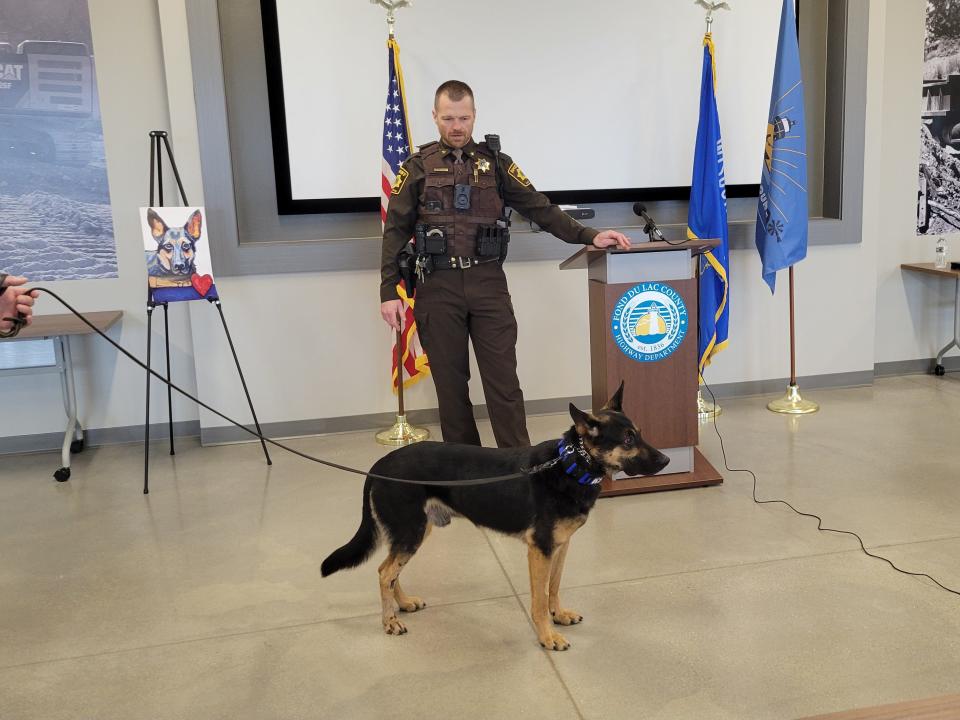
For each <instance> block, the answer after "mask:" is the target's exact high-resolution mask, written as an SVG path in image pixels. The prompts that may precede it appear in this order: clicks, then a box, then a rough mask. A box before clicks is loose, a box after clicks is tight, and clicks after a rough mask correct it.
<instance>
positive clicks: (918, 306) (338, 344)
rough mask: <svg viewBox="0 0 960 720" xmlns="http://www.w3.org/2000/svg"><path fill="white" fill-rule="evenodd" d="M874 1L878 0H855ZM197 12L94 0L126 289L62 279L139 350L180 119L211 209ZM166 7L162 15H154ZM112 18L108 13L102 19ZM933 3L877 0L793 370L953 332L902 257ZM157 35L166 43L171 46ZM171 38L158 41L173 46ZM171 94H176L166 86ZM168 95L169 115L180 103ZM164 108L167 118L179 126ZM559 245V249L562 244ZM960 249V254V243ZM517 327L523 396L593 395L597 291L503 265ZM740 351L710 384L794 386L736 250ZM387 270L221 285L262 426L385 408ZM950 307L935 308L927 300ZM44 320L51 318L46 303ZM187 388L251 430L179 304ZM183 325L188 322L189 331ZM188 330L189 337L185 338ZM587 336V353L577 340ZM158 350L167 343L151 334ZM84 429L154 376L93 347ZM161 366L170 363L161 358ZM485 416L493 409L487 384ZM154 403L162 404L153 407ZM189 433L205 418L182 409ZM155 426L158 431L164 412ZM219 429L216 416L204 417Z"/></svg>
mask: <svg viewBox="0 0 960 720" xmlns="http://www.w3.org/2000/svg"><path fill="white" fill-rule="evenodd" d="M852 1H853V2H866V1H867V0H852ZM184 2H185V0H132V1H131V2H128V3H123V4H116V3H111V2H108V0H91V14H92V20H93V31H94V43H95V47H96V52H97V56H98V68H99V76H100V77H99V80H100V84H101V102H102V104H103V116H104V135H105V142H106V146H107V160H108V173H109V177H110V185H111V196H112V200H113V203H114V221H115V223H116V227H117V233H118V250H119V262H120V279H119V280H117V281H101V282H97V283H89V282H88V283H62V284H60V285H59V286H58V287H59V289H62V290H63V291H64V293H65V295H67V297H68V298H69V299H71V300H74V301H76V303H77V304H78V305H79V307H80V308H81V309H84V310H95V309H105V308H108V307H114V306H117V307H122V308H123V309H124V310H125V311H126V313H127V316H126V318H125V319H124V322H123V331H122V333H119V334H118V333H115V335H119V336H120V337H121V339H122V341H123V342H124V343H127V344H129V345H130V346H131V347H132V348H134V349H137V350H138V352H142V350H141V349H142V348H143V347H144V344H145V339H144V318H143V315H144V313H143V305H142V301H143V293H142V288H143V280H144V271H143V268H142V254H141V253H140V252H139V234H138V233H139V230H138V227H137V219H136V208H137V207H138V206H139V205H140V204H142V203H143V202H144V198H145V196H146V192H147V185H146V181H147V171H146V161H147V159H148V155H147V149H148V147H147V141H146V133H147V131H148V130H149V129H151V128H154V127H163V126H164V125H165V124H166V123H167V122H169V127H170V128H171V130H172V135H173V137H174V140H175V148H177V151H178V164H179V166H180V168H181V174H182V175H183V178H184V182H185V183H186V185H187V188H188V192H189V194H190V196H191V200H192V201H194V202H196V200H194V199H193V198H194V197H197V198H199V188H200V176H199V175H200V173H199V167H198V165H197V163H196V159H195V158H196V147H197V139H196V120H195V113H194V109H193V106H192V86H191V83H190V60H189V47H188V43H187V40H186V36H185V28H186V22H185V19H184V12H183V8H184ZM156 3H159V11H158V6H157V4H156ZM108 5H109V8H108ZM923 5H924V0H896V2H893V1H889V2H884V1H883V0H872V1H871V2H870V45H869V59H868V91H867V104H868V108H867V123H866V138H865V141H866V153H865V154H866V162H865V167H864V207H863V210H862V212H863V228H864V238H865V239H864V242H863V243H861V244H859V245H855V246H828V247H811V248H810V251H809V256H808V258H807V260H806V261H805V262H804V263H802V264H801V265H799V266H798V268H797V341H798V373H799V374H800V375H801V376H804V375H819V374H830V373H846V372H854V371H864V370H871V369H872V368H873V366H874V363H875V362H887V361H892V360H906V359H914V358H922V357H930V356H932V355H933V354H934V353H935V352H936V350H937V349H938V348H939V347H940V345H942V344H943V339H944V337H945V335H946V333H947V332H948V330H949V329H950V327H951V323H952V314H951V313H952V311H951V310H950V309H949V307H948V305H949V304H950V300H951V297H952V295H951V292H950V290H949V289H948V288H945V287H944V288H941V287H940V286H938V285H937V284H936V283H930V282H928V281H924V280H921V279H919V278H915V277H908V278H906V279H904V278H902V277H901V275H900V271H899V269H898V266H899V263H900V262H901V261H911V260H923V259H928V258H929V257H930V256H932V251H931V249H930V248H926V245H932V242H930V241H925V240H923V239H915V238H914V236H913V230H912V228H913V216H914V204H913V203H914V198H915V193H916V184H915V180H914V178H915V177H916V163H917V150H918V142H919V140H918V131H917V126H918V121H919V118H918V112H917V110H918V107H919V96H920V59H921V53H922V33H923ZM161 30H162V33H161ZM161 35H162V44H161ZM164 88H166V90H164ZM168 98H169V101H168ZM168 104H169V106H170V107H171V108H172V109H173V112H172V113H171V115H170V117H169V120H168V119H167V112H168V107H167V106H168ZM558 242H559V241H558ZM954 245H955V248H956V249H957V250H960V241H957V242H955V243H954ZM507 273H508V277H509V281H510V287H511V291H512V293H513V298H514V306H515V308H516V312H517V316H518V321H519V325H520V341H519V344H518V358H519V372H520V380H521V383H522V385H523V388H524V392H525V395H526V398H527V399H528V400H536V399H542V398H558V397H569V396H579V395H589V394H590V378H589V375H590V372H589V353H588V347H587V331H586V327H587V295H586V278H585V277H584V275H583V274H582V273H580V272H577V271H566V272H560V271H558V270H557V268H556V265H555V263H553V262H533V263H520V262H513V263H508V265H507ZM731 275H732V280H733V282H732V287H733V290H732V305H731V307H732V313H733V315H732V325H731V332H730V335H731V338H732V342H731V345H730V348H729V349H728V350H726V351H725V352H723V353H721V354H720V355H719V356H718V358H717V359H716V361H715V362H714V364H713V365H712V366H711V367H710V369H709V370H708V371H707V379H708V381H709V382H711V383H729V382H745V381H753V380H762V379H769V378H782V377H785V376H786V375H787V374H788V373H789V355H788V353H789V346H788V329H787V324H786V323H787V305H786V303H787V294H786V289H787V277H786V273H781V274H780V278H779V280H778V290H777V294H776V296H774V297H772V298H771V296H770V293H769V290H768V289H767V287H766V285H765V284H764V283H763V282H762V280H761V278H760V264H759V259H758V257H757V255H756V253H755V252H754V251H752V250H738V251H735V252H733V254H732V270H731ZM378 284H379V278H378V275H377V273H376V272H375V271H373V270H370V271H362V272H330V273H303V274H288V275H282V276H264V277H236V278H218V288H219V289H220V291H221V294H222V297H223V298H224V307H225V311H226V314H227V317H228V320H229V322H230V325H231V330H232V332H233V336H234V340H235V342H236V345H237V350H238V352H239V354H240V357H241V360H242V362H243V365H244V370H245V373H246V376H247V379H248V382H249V385H250V390H251V393H252V394H253V398H254V401H255V403H256V405H257V410H258V414H259V416H260V419H261V420H262V421H264V422H278V421H296V420H305V419H313V418H328V417H339V416H345V415H361V414H367V413H376V412H390V411H392V410H394V409H395V407H396V405H395V400H394V397H393V395H392V394H391V393H390V391H389V388H388V372H389V369H388V365H387V362H388V361H387V354H388V352H389V346H390V335H389V332H388V330H387V329H386V326H384V325H383V323H382V321H381V320H380V317H379V312H378V305H379V303H378V299H377V287H378ZM931 301H932V302H936V303H938V304H939V305H942V307H941V308H940V309H939V311H937V312H933V313H931V312H928V308H927V307H926V305H927V303H928V302H931ZM43 310H44V311H53V310H55V308H53V307H52V306H51V304H49V303H47V302H44V303H43ZM175 311H176V312H175V313H174V316H175V317H178V316H181V317H178V322H177V323H175V327H176V328H177V330H176V332H175V334H174V346H175V348H176V352H177V356H176V357H175V359H174V362H175V375H176V376H178V377H179V378H180V379H183V380H184V381H185V384H187V385H191V384H192V370H191V367H190V366H191V358H195V366H196V378H197V383H198V385H199V388H200V394H201V396H202V397H203V398H204V399H205V400H207V401H208V402H211V403H212V404H213V405H215V406H217V407H220V408H222V409H223V410H224V411H225V412H227V413H228V414H235V415H237V416H238V417H239V418H241V419H242V418H245V417H246V408H245V402H244V400H243V396H242V394H241V392H240V387H239V382H238V380H237V379H236V376H235V373H234V372H233V370H232V361H231V358H230V355H229V349H228V348H227V346H226V342H225V340H224V338H223V335H222V331H221V330H220V329H219V320H218V319H217V316H216V313H215V312H214V311H213V310H212V308H209V307H207V306H205V305H200V304H197V303H193V304H191V307H190V309H189V313H190V319H189V320H187V319H186V318H182V315H183V314H184V312H183V311H184V309H183V308H175ZM181 320H182V322H181ZM188 331H189V332H188ZM578 333H579V334H582V337H583V342H581V343H575V342H573V343H572V342H571V341H570V338H571V337H576V336H577V334H578ZM157 338H159V335H158V336H157ZM76 355H77V360H78V363H79V364H80V365H81V367H80V368H78V385H79V387H80V394H81V398H80V401H81V406H82V408H83V410H84V415H85V417H84V419H85V421H86V423H87V425H88V426H90V427H98V428H99V427H113V426H125V425H136V424H138V423H140V422H142V414H141V413H142V404H141V402H142V400H141V398H142V394H143V375H142V371H140V370H134V369H133V368H131V366H129V364H127V363H126V361H125V360H123V359H120V360H118V359H117V358H116V356H115V354H114V352H113V351H112V350H109V349H106V348H104V347H103V346H101V345H100V344H98V343H94V342H92V341H90V340H87V341H84V342H83V344H82V347H81V348H79V350H78V352H77V353H76ZM157 357H158V358H159V355H158V356H157ZM472 393H473V398H474V402H476V403H478V404H479V403H482V402H483V400H482V393H481V391H480V385H479V378H478V377H477V376H476V373H474V379H473V381H472ZM0 395H2V396H3V397H4V398H5V404H6V401H7V398H9V397H13V398H14V399H15V400H19V401H21V402H23V403H27V405H26V406H27V407H28V410H27V411H26V412H25V413H24V414H23V416H21V417H19V418H17V419H16V420H14V419H12V418H11V417H10V416H9V415H8V414H5V415H3V416H2V417H0V437H2V436H8V435H22V434H31V433H41V432H55V431H57V430H59V429H60V428H61V426H62V424H63V421H62V417H61V414H60V411H59V389H58V387H57V385H56V383H55V382H51V378H49V377H46V378H44V377H39V378H32V379H23V378H18V379H12V380H11V379H5V380H2V381H0ZM155 397H157V398H159V397H160V396H159V395H156V396H155ZM407 404H408V407H410V408H413V409H416V408H425V407H435V405H436V397H435V394H434V391H433V388H432V385H431V383H429V382H423V383H420V384H419V385H418V386H416V387H415V388H413V389H412V390H411V391H410V392H408V394H407ZM176 415H177V419H191V418H194V417H197V415H196V413H195V411H194V410H193V409H192V408H189V407H188V406H186V405H185V404H179V407H178V409H177V410H176ZM154 417H155V420H160V419H161V418H163V417H164V415H162V414H161V413H160V412H159V409H158V412H157V414H156V415H155V416H154ZM202 422H204V424H205V425H211V426H218V425H221V424H222V421H221V420H219V419H217V418H202Z"/></svg>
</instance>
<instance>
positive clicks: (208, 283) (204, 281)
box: [190, 273, 213, 297]
mask: <svg viewBox="0 0 960 720" xmlns="http://www.w3.org/2000/svg"><path fill="white" fill-rule="evenodd" d="M190 283H191V284H192V285H193V289H194V290H196V291H197V292H198V293H200V297H206V296H207V293H208V292H210V288H211V287H213V278H212V277H210V276H209V275H197V274H196V273H194V274H193V275H191V276H190Z"/></svg>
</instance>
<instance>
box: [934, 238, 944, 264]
mask: <svg viewBox="0 0 960 720" xmlns="http://www.w3.org/2000/svg"><path fill="white" fill-rule="evenodd" d="M933 266H934V267H935V268H937V269H938V270H943V269H944V268H946V267H947V241H946V240H944V239H943V238H942V237H940V238H937V246H936V256H935V259H934V261H933Z"/></svg>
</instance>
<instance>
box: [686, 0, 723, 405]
mask: <svg viewBox="0 0 960 720" xmlns="http://www.w3.org/2000/svg"><path fill="white" fill-rule="evenodd" d="M694 4H695V5H700V6H701V7H703V9H704V10H706V11H707V12H706V14H705V17H704V20H705V21H706V23H707V27H706V30H705V31H704V35H705V36H707V35H711V34H712V30H713V13H714V12H715V11H717V10H730V9H731V8H730V5H729V3H727V2H722V1H721V2H711V1H710V0H694ZM700 274H701V265H700V260H699V259H698V260H697V311H698V312H699V310H700V299H699V294H700V292H701V287H700ZM697 379H698V384H697V420H699V421H700V422H707V421H709V420H713V419H714V418H715V417H717V415H719V414H720V413H722V412H723V408H721V407H720V405H719V404H717V403H714V402H711V401H709V400H704V399H703V390H701V388H700V386H701V385H703V375H702V373H700V372H699V370H698V372H697Z"/></svg>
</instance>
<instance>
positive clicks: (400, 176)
mask: <svg viewBox="0 0 960 720" xmlns="http://www.w3.org/2000/svg"><path fill="white" fill-rule="evenodd" d="M408 177H410V173H408V172H407V170H406V168H400V172H398V173H397V179H396V180H394V181H393V187H392V188H391V189H390V194H391V195H399V194H400V191H401V190H403V184H404V183H405V182H406V181H407V178H408Z"/></svg>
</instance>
